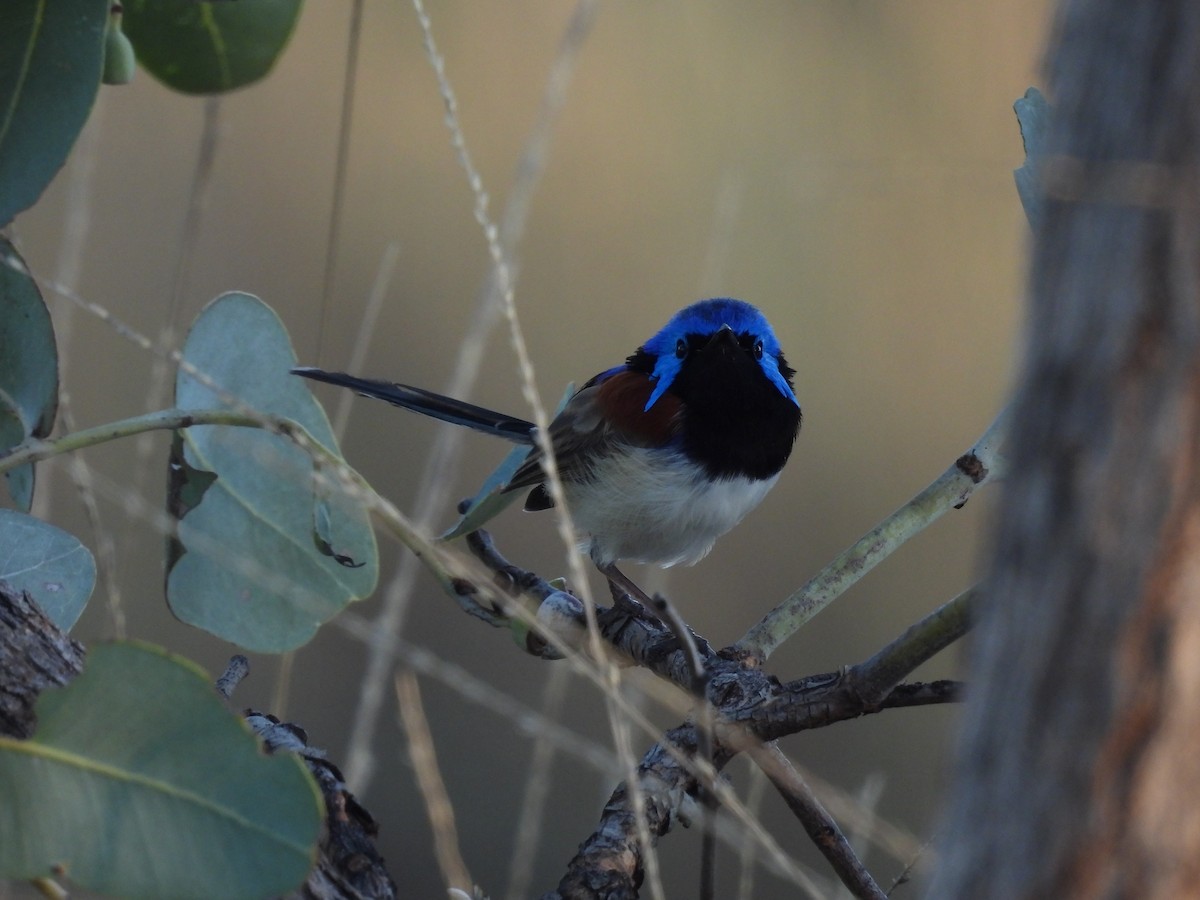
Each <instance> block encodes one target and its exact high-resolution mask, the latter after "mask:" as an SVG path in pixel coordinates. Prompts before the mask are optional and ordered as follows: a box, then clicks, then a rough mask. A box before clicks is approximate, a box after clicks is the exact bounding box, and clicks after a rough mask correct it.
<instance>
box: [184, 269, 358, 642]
mask: <svg viewBox="0 0 1200 900" xmlns="http://www.w3.org/2000/svg"><path fill="white" fill-rule="evenodd" d="M183 359H184V362H185V364H186V365H185V366H182V367H181V368H180V371H179V373H178V376H177V378H176V383H175V399H176V405H177V406H179V407H180V408H181V409H213V408H218V407H228V408H238V407H244V408H249V409H253V410H257V411H260V412H263V413H269V414H271V415H275V416H280V417H284V418H287V419H291V420H293V421H295V422H297V423H299V424H300V425H302V426H303V427H304V428H305V429H306V430H307V432H308V434H309V435H310V436H311V437H312V438H313V439H314V440H316V441H317V442H318V443H320V444H321V445H323V446H324V447H326V448H327V449H329V450H330V451H331V452H336V443H335V440H334V436H333V430H332V428H331V427H330V425H329V420H328V419H327V418H326V417H325V413H324V411H323V410H322V409H321V407H320V406H319V405H318V404H317V402H316V400H314V399H313V397H312V395H311V394H310V393H309V392H308V390H307V389H306V388H305V387H304V384H303V382H301V381H300V379H298V378H294V377H292V376H291V375H290V374H289V372H290V370H291V368H292V367H293V366H295V365H296V356H295V354H294V353H293V351H292V347H291V344H290V343H289V341H288V336H287V332H286V331H285V330H284V328H283V325H282V324H281V323H280V321H279V319H278V317H277V316H276V315H275V313H274V312H272V311H271V309H270V308H269V307H267V306H266V305H265V304H264V303H263V302H262V301H260V300H259V299H257V298H256V297H252V296H250V295H249V294H236V293H235V294H225V295H223V296H221V297H218V298H217V299H216V300H214V301H213V302H212V303H210V304H209V305H208V306H207V307H206V308H205V309H204V310H203V311H202V312H201V313H200V315H199V317H198V318H197V319H196V321H195V323H194V324H193V325H192V329H191V331H190V332H189V334H188V337H187V340H186V342H185V343H184V346H183ZM189 369H190V370H191V371H189ZM193 371H194V372H199V373H203V377H202V378H201V377H197V376H196V375H195V374H193ZM206 382H209V383H206ZM315 474H323V473H314V470H313V462H312V459H311V457H310V455H309V454H308V453H307V452H306V451H305V450H302V449H301V448H299V447H298V446H296V444H295V443H294V442H293V441H291V440H288V439H286V438H284V437H281V436H279V435H277V434H273V433H271V432H269V431H266V430H264V429H258V428H233V427H225V426H216V425H204V426H199V427H193V428H187V429H184V430H182V431H181V432H180V440H179V442H178V443H177V448H176V452H175V454H174V457H173V459H172V462H171V491H170V494H171V496H170V497H169V500H168V503H169V507H170V510H171V512H172V514H173V515H174V516H175V517H176V518H177V519H178V524H177V526H176V530H175V541H176V542H177V543H176V545H175V547H174V549H173V551H172V552H171V554H170V558H169V559H168V564H169V568H168V572H167V601H168V603H169V604H170V606H171V610H172V611H173V612H174V613H175V615H176V616H178V617H179V618H180V619H182V620H183V621H184V622H187V623H188V624H191V625H195V626H197V627H200V628H203V629H205V630H207V631H211V632H212V633H213V634H216V635H219V636H220V637H223V638H225V639H227V640H230V641H233V642H234V643H236V644H238V645H240V646H242V647H245V648H247V649H250V650H257V651H262V652H283V651H286V650H291V649H294V648H295V647H298V646H300V645H301V644H303V643H305V642H306V641H307V640H309V638H311V637H312V636H313V634H314V633H315V632H316V630H317V628H318V627H319V626H320V625H321V624H322V623H324V622H326V621H328V620H329V619H330V618H332V617H333V616H334V615H336V614H337V613H338V612H340V611H341V610H342V609H343V608H344V607H345V606H346V605H347V604H348V603H350V602H352V601H354V600H358V599H361V598H363V597H365V596H367V595H368V594H370V593H371V591H372V590H374V587H375V582H376V579H377V578H378V570H379V565H378V554H377V551H376V546H375V536H374V532H373V531H372V530H371V526H370V521H369V518H368V515H367V511H366V508H365V506H364V505H363V503H362V501H361V499H360V498H358V497H355V496H353V495H352V494H351V493H350V492H347V491H346V490H344V489H343V488H341V487H340V486H339V485H337V484H335V483H332V482H331V481H330V480H329V479H325V480H323V481H321V482H320V484H321V486H320V488H319V489H318V487H317V485H318V479H317V478H316V477H315ZM316 505H320V506H321V507H322V508H321V509H315V506H316ZM318 530H319V533H318ZM322 546H323V547H324V548H325V550H326V551H327V552H323V550H322V549H321V547H322Z"/></svg>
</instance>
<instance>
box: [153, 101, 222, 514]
mask: <svg viewBox="0 0 1200 900" xmlns="http://www.w3.org/2000/svg"><path fill="white" fill-rule="evenodd" d="M220 112H221V98H220V97H218V96H212V97H207V98H205V100H204V124H203V126H202V128H201V131H200V147H199V151H198V153H197V155H196V167H195V168H194V169H193V170H192V181H191V185H190V187H189V190H188V203H187V211H186V212H185V213H184V217H183V230H182V233H181V234H180V236H179V256H178V257H176V260H175V271H174V275H173V277H172V279H171V296H170V298H169V300H168V302H167V312H166V318H165V320H164V321H163V324H162V328H161V329H160V330H159V333H158V346H159V347H161V348H162V349H163V350H168V351H170V350H174V349H175V343H176V334H177V333H178V331H179V316H180V312H181V311H182V309H183V306H184V294H185V292H186V291H187V287H188V282H189V281H190V280H191V275H192V259H193V257H194V255H195V252H196V248H197V246H198V245H199V236H200V225H201V223H202V222H203V220H204V213H205V211H206V210H207V209H208V201H209V195H210V193H211V191H212V185H213V171H214V169H215V167H216V161H217V148H218V145H219V144H220V137H221V129H220ZM169 362H170V360H169V359H168V357H166V356H164V355H162V354H156V355H155V356H154V358H153V360H152V361H151V364H150V377H149V380H148V383H147V389H146V400H145V406H144V408H145V409H158V408H159V407H161V406H162V405H163V404H164V403H165V402H166V398H167V396H168V395H169V394H170V393H171V392H170V389H169V386H170V385H172V384H173V383H174V379H172V378H171V377H170V374H169V372H168V366H169ZM153 450H154V442H153V441H152V440H150V437H149V436H148V435H147V436H143V437H140V438H138V439H137V441H135V442H134V460H135V462H134V464H133V467H132V471H133V486H132V488H131V490H133V491H135V492H138V493H140V492H141V491H142V488H143V484H144V480H145V478H146V476H147V474H148V473H150V472H153V471H156V467H155V466H152V465H151V464H150V454H151V453H152V452H153Z"/></svg>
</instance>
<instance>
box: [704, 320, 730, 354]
mask: <svg viewBox="0 0 1200 900" xmlns="http://www.w3.org/2000/svg"><path fill="white" fill-rule="evenodd" d="M737 342H738V339H737V335H736V334H735V333H734V331H733V329H732V328H730V327H729V325H722V326H721V327H720V328H718V329H717V332H716V333H715V334H714V335H713V336H712V337H710V338H709V339H708V343H707V344H705V345H704V349H705V350H711V349H713V348H714V347H717V346H719V345H721V344H725V345H728V346H733V347H736V346H737Z"/></svg>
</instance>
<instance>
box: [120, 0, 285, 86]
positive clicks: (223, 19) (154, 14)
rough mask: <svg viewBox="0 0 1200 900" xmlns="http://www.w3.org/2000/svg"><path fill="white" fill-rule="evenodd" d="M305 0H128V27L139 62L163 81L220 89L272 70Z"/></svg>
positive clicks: (256, 78) (126, 8)
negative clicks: (217, 0) (213, 0)
mask: <svg viewBox="0 0 1200 900" xmlns="http://www.w3.org/2000/svg"><path fill="white" fill-rule="evenodd" d="M300 6H301V0H252V2H241V3H207V2H197V0H127V2H126V3H125V23H124V28H125V33H126V34H127V35H129V38H130V40H131V41H133V46H134V49H135V50H136V51H137V58H138V62H140V63H141V64H142V66H143V67H144V68H145V69H146V71H148V72H149V73H150V74H151V75H153V76H154V77H155V78H157V79H158V80H159V81H161V82H162V83H163V84H165V85H167V86H168V87H171V88H174V89H175V90H177V91H182V92H183V93H185V94H218V93H222V92H224V91H232V90H234V89H235V88H240V87H244V86H246V85H248V84H251V83H252V82H255V81H258V80H259V79H260V78H262V77H263V76H264V75H266V74H267V73H268V72H270V71H271V68H272V67H273V66H274V65H275V61H276V60H277V59H278V58H279V55H280V54H281V53H282V52H283V48H284V47H285V46H287V42H288V38H290V37H291V35H292V29H293V28H294V27H295V25H296V19H297V18H298V17H299V15H300Z"/></svg>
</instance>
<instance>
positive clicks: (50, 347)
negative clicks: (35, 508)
mask: <svg viewBox="0 0 1200 900" xmlns="http://www.w3.org/2000/svg"><path fill="white" fill-rule="evenodd" d="M2 165H3V163H2V162H0V166H2ZM0 196H2V193H0ZM0 202H2V201H0ZM57 411H58V349H57V347H56V345H55V342H54V326H53V324H52V323H51V321H50V310H48V309H47V308H46V303H45V301H43V300H42V294H41V292H40V291H39V290H38V288H37V285H36V284H35V283H34V280H33V279H32V278H31V277H30V276H29V272H28V270H27V269H26V268H25V262H24V260H22V259H21V257H20V256H19V255H18V253H17V251H16V250H15V249H13V246H12V244H10V243H9V242H8V241H6V240H4V239H3V238H0V451H3V450H7V449H8V448H9V447H12V446H14V445H15V444H19V443H20V442H21V441H23V440H25V439H26V438H29V437H39V438H40V437H45V436H46V435H48V434H49V433H50V430H51V429H52V428H53V427H54V416H55V414H56V413H57ZM8 488H9V493H10V494H11V495H12V498H13V502H14V503H16V504H17V505H18V506H19V507H20V508H21V509H24V510H26V511H28V509H29V506H30V504H31V503H32V502H33V465H32V464H30V465H26V466H21V467H20V468H19V469H16V470H14V471H13V472H10V473H8Z"/></svg>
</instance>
